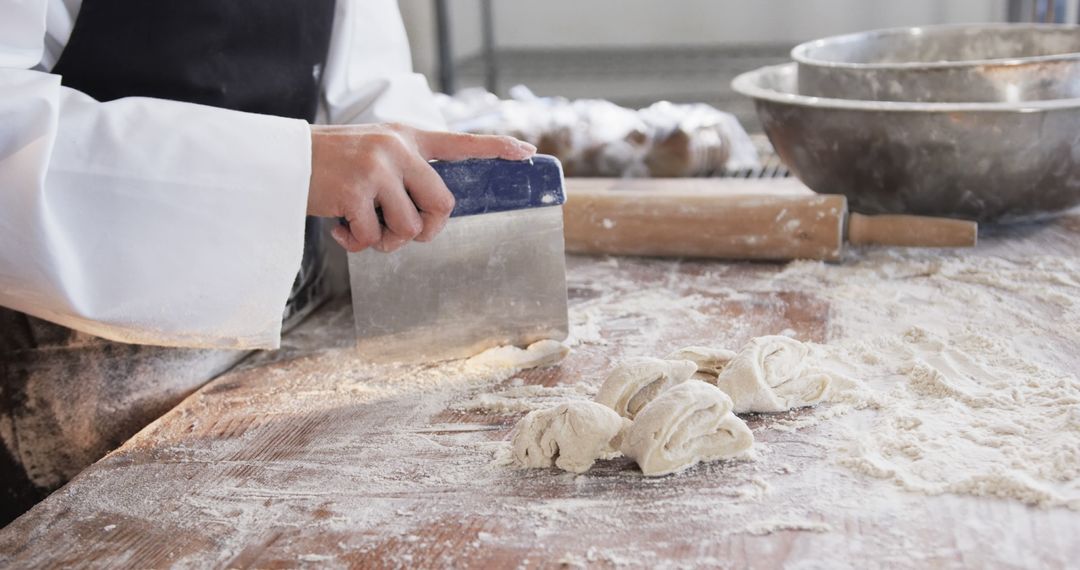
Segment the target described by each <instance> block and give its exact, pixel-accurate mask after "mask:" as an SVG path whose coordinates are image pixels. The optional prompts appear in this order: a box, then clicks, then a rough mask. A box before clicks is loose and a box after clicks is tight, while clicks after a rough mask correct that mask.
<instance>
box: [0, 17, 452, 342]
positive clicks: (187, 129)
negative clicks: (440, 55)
mask: <svg viewBox="0 0 1080 570" xmlns="http://www.w3.org/2000/svg"><path fill="white" fill-rule="evenodd" d="M80 5H81V0H0V305H2V306H6V307H9V308H12V309H15V310H18V311H22V312H25V313H28V314H30V315H33V316H36V317H40V318H42V319H46V320H49V321H53V322H56V323H59V324H62V325H64V326H67V327H70V328H73V329H77V330H80V331H84V332H88V333H91V334H94V335H97V336H101V337H105V338H108V339H112V340H117V341H122V342H132V343H141V344H157V345H165V346H191V347H233V348H274V347H277V346H278V343H279V337H280V333H281V316H282V312H283V310H284V306H285V302H286V299H287V297H288V294H289V291H290V288H291V286H292V283H293V278H294V277H295V275H296V272H297V270H298V268H299V265H300V257H301V251H302V247H303V239H304V238H303V228H304V214H305V208H306V203H307V191H308V181H309V178H310V174H311V160H310V156H311V136H310V131H309V128H308V126H307V123H305V122H304V121H299V120H295V119H286V118H280V117H272V116H267V115H258V114H252V113H242V112H237V111H230V110H224V109H217V108H213V107H207V106H202V105H195V104H190V103H180V102H175V101H167V100H162V99H151V98H145V97H129V98H124V99H118V100H116V101H112V102H108V103H99V102H97V101H95V100H94V99H92V98H90V97H89V96H87V95H85V94H83V93H80V92H78V91H75V90H72V89H69V88H67V87H63V86H61V85H60V78H59V77H58V76H55V75H51V74H49V73H47V72H46V71H45V70H48V69H51V68H52V66H53V65H54V64H55V63H56V61H57V59H58V57H59V56H60V53H61V51H62V50H63V48H64V45H65V44H66V43H67V40H68V37H69V36H70V34H71V29H72V26H73V25H74V22H75V18H76V15H77V14H78V10H79V7H80ZM318 116H319V121H320V122H327V123H368V122H389V121H398V122H403V123H407V124H412V125H414V126H418V127H423V128H442V127H443V122H442V119H441V117H440V115H439V113H438V111H437V109H436V108H435V106H434V102H433V100H432V97H431V93H430V91H429V90H428V87H427V83H426V82H425V80H424V78H423V77H422V76H420V75H417V74H414V73H412V71H411V67H410V58H409V47H408V42H407V40H406V37H405V30H404V27H403V25H402V22H401V16H400V14H399V13H398V8H397V4H396V2H395V0H338V1H337V7H336V11H335V20H334V27H333V33H332V35H331V40H330V51H329V54H328V58H327V62H326V69H325V71H324V76H323V93H322V97H321V103H320V109H319V114H318Z"/></svg>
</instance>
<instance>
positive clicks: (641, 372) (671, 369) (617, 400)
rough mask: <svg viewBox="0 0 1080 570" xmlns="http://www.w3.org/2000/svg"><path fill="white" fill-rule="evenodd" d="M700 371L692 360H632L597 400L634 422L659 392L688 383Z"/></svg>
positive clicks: (622, 366) (609, 378) (617, 371)
mask: <svg viewBox="0 0 1080 570" xmlns="http://www.w3.org/2000/svg"><path fill="white" fill-rule="evenodd" d="M696 370H697V364H694V362H693V361H690V360H664V359H660V358H649V357H638V358H631V359H629V360H626V361H624V362H622V363H621V364H619V365H618V366H616V367H615V369H614V370H612V371H611V373H610V374H608V376H607V378H605V379H604V383H603V384H602V385H601V386H600V390H599V391H598V392H597V393H596V398H594V399H595V400H596V401H597V402H599V403H601V404H603V405H605V406H607V407H609V408H611V409H613V410H615V411H616V412H617V413H618V414H619V415H620V416H623V417H624V418H630V419H634V416H636V415H637V413H638V411H639V410H641V409H642V408H644V407H645V405H646V404H648V403H649V402H650V401H652V399H653V398H655V397H656V396H657V395H658V394H659V393H661V392H663V391H664V390H666V389H668V388H670V387H671V386H674V385H676V384H681V383H683V382H686V381H687V380H689V379H690V377H691V376H693V375H694V372H695V371H696Z"/></svg>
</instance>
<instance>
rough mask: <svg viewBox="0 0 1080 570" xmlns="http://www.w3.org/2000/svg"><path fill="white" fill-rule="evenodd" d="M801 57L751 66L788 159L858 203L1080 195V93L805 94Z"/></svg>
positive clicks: (1023, 200)
mask: <svg viewBox="0 0 1080 570" xmlns="http://www.w3.org/2000/svg"><path fill="white" fill-rule="evenodd" d="M796 73H797V69H796V64H794V63H788V64H784V65H777V66H771V67H763V68H761V69H758V70H755V71H751V72H748V73H744V74H742V75H740V76H738V77H736V78H735V80H734V81H733V83H732V86H733V87H734V88H735V90H736V91H738V92H739V93H742V94H743V95H747V96H749V97H752V98H753V99H754V103H755V105H756V107H757V113H758V117H759V118H760V119H761V123H762V125H763V127H764V129H765V133H766V134H767V135H768V137H769V140H770V141H771V142H772V144H773V147H775V149H776V151H777V153H778V154H779V155H780V157H781V159H783V161H784V163H785V164H787V165H788V167H790V168H791V169H792V171H793V172H794V173H795V174H796V175H797V176H798V177H799V179H801V180H802V181H803V182H804V183H805V184H806V185H807V186H809V187H810V188H812V189H813V190H814V191H816V192H819V193H827V194H844V195H846V196H847V197H848V200H849V203H850V205H851V207H852V209H853V210H855V211H857V212H862V213H866V214H884V213H898V214H899V213H904V214H922V215H929V216H945V217H955V218H966V219H971V220H978V221H984V222H985V221H1014V220H1020V219H1031V218H1038V217H1044V216H1047V215H1050V214H1053V213H1057V212H1061V211H1063V210H1066V209H1069V208H1071V207H1073V206H1076V205H1078V204H1080V99H1063V100H1053V101H1032V102H1028V103H905V102H888V101H852V100H845V99H824V98H818V97H808V96H805V95H800V94H799V93H798V90H797V89H796Z"/></svg>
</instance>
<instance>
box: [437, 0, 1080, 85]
mask: <svg viewBox="0 0 1080 570" xmlns="http://www.w3.org/2000/svg"><path fill="white" fill-rule="evenodd" d="M434 3H435V20H436V27H435V28H436V42H437V45H438V50H439V54H438V55H439V72H438V73H439V84H440V88H441V89H442V91H444V92H447V93H453V92H454V91H456V90H457V88H458V87H459V86H460V79H461V77H462V76H464V75H467V76H469V77H475V76H476V74H480V75H481V78H482V84H483V85H484V86H485V87H486V88H487V90H488V91H491V92H493V93H497V92H498V91H499V88H500V86H501V85H500V79H501V78H502V77H503V76H505V75H506V73H505V72H504V70H505V69H516V68H515V66H519V65H521V64H523V63H524V64H530V63H543V59H544V53H537V54H532V61H523V59H522V58H523V57H524V58H528V57H529V54H523V53H517V52H510V53H508V52H506V51H502V50H499V49H498V46H497V41H496V30H495V23H494V2H493V1H492V0H480V10H479V18H480V24H481V26H480V29H481V45H482V48H481V51H480V53H479V54H478V55H477V56H474V57H470V58H468V59H465V60H461V61H458V60H456V59H455V57H454V50H453V45H454V44H453V38H452V33H451V29H450V2H449V0H434ZM1006 11H1007V13H1006V18H1007V20H1008V21H1010V22H1074V23H1080V0H1008V3H1007V5H1006ZM757 47H762V46H757ZM764 47H766V48H769V47H776V46H764ZM747 49H748V46H734V47H716V48H705V49H700V50H679V49H676V48H671V49H654V50H606V51H605V50H584V51H582V50H575V51H574V55H575V56H580V57H577V58H574V59H578V60H579V61H571V58H567V57H565V55H567V54H565V53H560V52H559V50H557V49H553V50H548V51H549V52H550V53H549V54H548V55H549V56H552V57H549V59H553V60H554V58H555V57H557V59H558V61H559V66H560V69H561V70H563V71H564V72H567V73H570V72H574V71H575V70H576V68H592V71H590V73H591V72H593V71H595V70H596V69H600V70H601V73H602V72H603V70H605V69H608V68H607V67H605V66H604V65H592V63H598V62H603V63H611V62H613V61H614V62H618V60H619V54H618V53H616V52H618V51H633V56H634V57H635V58H638V60H639V61H640V58H642V57H646V58H647V57H650V56H649V53H650V52H655V54H656V55H655V57H654V59H655V58H660V59H664V60H665V61H666V62H667V63H669V64H672V65H675V66H676V69H678V70H685V71H690V72H693V70H691V69H690V68H692V67H693V65H694V64H705V65H709V66H712V65H714V64H715V61H716V59H717V58H718V57H722V58H725V59H727V58H731V57H735V58H738V57H742V56H743V55H744V54H745V52H746V51H747ZM703 54H704V55H703ZM671 56H676V57H671ZM681 58H689V59H685V60H683V59H681ZM729 67H734V68H736V69H737V68H739V67H740V66H739V65H738V64H737V63H736V64H735V65H734V66H729ZM639 69H655V67H653V68H650V67H649V66H645V67H644V68H639ZM705 69H706V68H701V69H700V70H699V71H700V72H704V71H705ZM708 70H709V71H710V72H713V73H715V72H716V68H715V67H709V68H708ZM666 72H667V73H671V69H670V68H668V69H667V71H666ZM688 95H689V94H688Z"/></svg>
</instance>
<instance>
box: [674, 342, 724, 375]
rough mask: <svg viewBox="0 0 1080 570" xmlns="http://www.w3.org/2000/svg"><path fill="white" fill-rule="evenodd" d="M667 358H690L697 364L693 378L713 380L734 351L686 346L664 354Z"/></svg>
mask: <svg viewBox="0 0 1080 570" xmlns="http://www.w3.org/2000/svg"><path fill="white" fill-rule="evenodd" d="M664 358H666V359H667V360H690V361H692V362H693V363H694V364H697V373H696V374H694V378H697V379H698V380H705V381H708V382H713V381H715V380H716V377H717V376H719V375H720V371H721V370H723V369H724V367H725V366H727V364H728V362H731V359H732V358H735V351H733V350H728V349H726V348H709V347H706V346H688V347H686V348H680V349H679V350H676V351H675V352H672V353H671V354H669V355H667V356H665V357H664Z"/></svg>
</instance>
